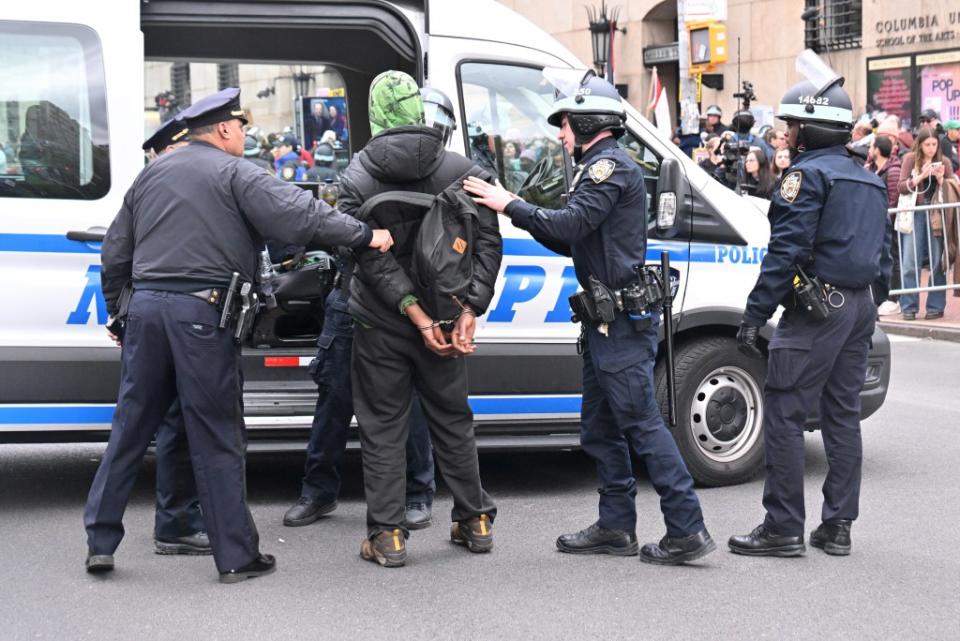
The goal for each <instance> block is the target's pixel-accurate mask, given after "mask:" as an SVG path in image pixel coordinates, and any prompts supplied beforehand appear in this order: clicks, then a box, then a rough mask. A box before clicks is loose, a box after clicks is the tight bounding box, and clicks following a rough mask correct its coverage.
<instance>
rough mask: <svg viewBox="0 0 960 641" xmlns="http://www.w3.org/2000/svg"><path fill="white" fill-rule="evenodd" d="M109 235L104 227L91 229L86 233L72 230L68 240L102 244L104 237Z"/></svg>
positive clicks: (68, 234) (69, 232)
mask: <svg viewBox="0 0 960 641" xmlns="http://www.w3.org/2000/svg"><path fill="white" fill-rule="evenodd" d="M106 235H107V230H106V228H104V227H91V228H90V229H87V230H86V231H79V230H71V231H68V232H67V240H78V241H80V242H86V243H101V242H103V237H104V236H106Z"/></svg>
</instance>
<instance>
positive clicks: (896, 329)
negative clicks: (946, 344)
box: [880, 291, 960, 342]
mask: <svg viewBox="0 0 960 641" xmlns="http://www.w3.org/2000/svg"><path fill="white" fill-rule="evenodd" d="M926 299H927V295H926V294H920V312H919V313H918V314H917V320H914V321H905V320H903V317H902V316H900V314H893V315H890V316H881V317H880V328H881V329H883V331H885V332H886V333H887V334H900V335H902V336H916V337H919V338H935V339H937V340H941V341H954V342H960V298H958V297H955V296H954V295H953V292H952V291H948V292H947V308H946V309H945V310H944V313H943V318H939V319H937V320H935V321H925V320H922V319H923V316H924V314H925V308H924V305H925V304H926Z"/></svg>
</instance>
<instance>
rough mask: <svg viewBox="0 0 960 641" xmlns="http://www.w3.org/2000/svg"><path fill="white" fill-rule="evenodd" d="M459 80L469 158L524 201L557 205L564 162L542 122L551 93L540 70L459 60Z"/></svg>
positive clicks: (549, 106) (552, 132) (550, 129)
mask: <svg viewBox="0 0 960 641" xmlns="http://www.w3.org/2000/svg"><path fill="white" fill-rule="evenodd" d="M459 78H460V93H461V95H462V96H463V116H462V122H464V123H466V126H464V127H462V129H463V131H464V135H465V136H466V148H467V153H468V154H469V156H470V158H471V159H472V160H473V161H474V162H476V163H477V164H479V165H480V166H481V167H484V168H485V169H487V170H489V171H490V172H491V173H494V174H496V175H497V176H498V177H499V179H500V182H501V183H502V184H503V185H504V187H506V188H507V189H509V190H510V191H512V192H514V193H516V194H518V195H519V196H521V197H522V198H523V199H524V200H527V201H529V202H533V203H536V204H538V205H540V206H541V207H547V208H555V207H559V206H560V197H561V196H562V195H563V193H564V191H565V190H566V173H567V171H566V169H565V168H566V167H568V166H569V165H568V163H569V162H570V161H569V159H568V158H567V156H566V155H565V154H564V151H563V146H562V145H561V144H560V141H559V140H557V133H558V130H557V128H556V127H552V126H550V125H549V124H547V116H548V115H549V114H550V111H551V109H552V108H553V96H554V89H553V87H552V86H551V85H550V84H549V83H547V82H546V81H545V80H544V79H543V76H542V73H541V70H540V69H538V68H535V67H519V66H513V65H507V64H495V63H486V62H465V63H463V64H461V65H460V68H459Z"/></svg>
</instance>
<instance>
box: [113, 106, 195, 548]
mask: <svg viewBox="0 0 960 641" xmlns="http://www.w3.org/2000/svg"><path fill="white" fill-rule="evenodd" d="M188 133H189V130H188V129H187V125H186V124H184V122H183V121H178V120H177V119H176V118H170V119H169V120H167V121H166V122H164V123H163V124H162V125H160V128H159V129H157V130H156V131H155V132H154V133H153V135H152V136H150V137H149V138H147V140H145V141H144V143H143V146H142V149H143V150H144V151H145V152H146V153H147V156H148V157H149V158H150V159H151V160H155V159H157V158H159V157H160V156H162V155H163V154H166V153H170V152H171V151H174V150H176V149H179V148H180V147H183V146H185V145H186V144H187V143H189V142H190V138H189V136H188ZM108 331H109V330H108ZM114 339H115V340H117V343H118V344H119V343H120V342H121V340H120V338H119V337H114ZM156 459H157V510H156V517H155V520H154V528H153V540H154V548H155V550H156V552H157V554H189V555H207V554H212V553H213V549H212V548H211V547H210V539H209V538H208V537H207V533H206V531H205V528H204V525H203V514H202V513H201V512H200V497H199V495H198V494H197V482H196V479H194V477H193V468H192V467H191V465H190V450H189V448H188V447H187V433H186V430H185V428H184V425H183V413H182V412H181V410H180V403H179V402H178V401H176V400H175V401H174V402H173V404H172V405H171V406H170V410H169V411H168V412H167V415H166V417H164V419H163V423H161V425H160V428H159V429H158V430H157V437H156Z"/></svg>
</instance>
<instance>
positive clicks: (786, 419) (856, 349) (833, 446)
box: [763, 289, 877, 536]
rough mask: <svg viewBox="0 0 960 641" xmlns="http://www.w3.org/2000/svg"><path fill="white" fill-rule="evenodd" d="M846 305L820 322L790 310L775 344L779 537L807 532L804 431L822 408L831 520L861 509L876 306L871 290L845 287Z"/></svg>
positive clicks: (770, 458) (768, 447)
mask: <svg viewBox="0 0 960 641" xmlns="http://www.w3.org/2000/svg"><path fill="white" fill-rule="evenodd" d="M840 291H841V292H842V293H843V295H844V297H845V302H844V304H843V306H842V307H840V308H839V309H832V310H831V313H830V315H829V316H828V317H827V318H826V319H824V320H820V321H814V320H810V319H809V317H807V316H806V315H805V314H803V313H800V312H798V311H795V310H788V311H787V312H785V313H784V315H783V317H782V318H781V319H780V323H779V325H777V329H776V331H775V332H774V334H773V339H772V340H771V341H770V359H769V364H768V370H767V384H766V388H765V389H764V403H763V444H764V456H765V458H766V468H767V480H766V483H765V484H764V487H763V506H764V508H766V511H767V514H766V519H765V521H764V522H765V524H766V525H767V527H768V528H769V529H770V530H771V531H772V532H775V533H777V534H782V535H784V536H800V535H802V534H803V521H804V514H805V513H804V505H803V472H804V447H803V434H804V426H805V424H806V420H807V416H808V414H809V413H810V411H811V410H812V409H814V408H817V407H818V406H819V409H820V435H821V436H822V437H823V446H824V450H825V451H826V455H827V464H828V466H829V470H828V472H827V478H826V480H825V481H824V483H823V513H822V518H823V520H824V521H833V520H840V519H849V520H853V519H856V518H857V515H858V513H859V502H860V468H861V460H862V458H863V446H862V443H861V440H860V391H861V389H862V388H863V382H864V379H865V378H866V373H867V352H868V351H869V350H870V338H871V336H873V329H874V324H875V322H876V316H877V310H876V307H875V306H874V302H873V297H872V296H871V295H870V290H869V289H862V290H849V289H841V290H840Z"/></svg>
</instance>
